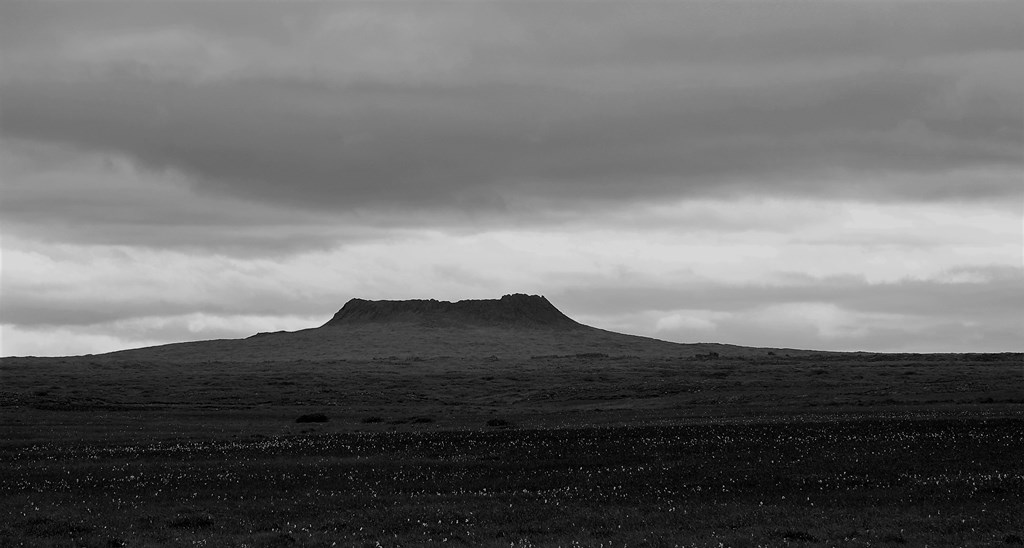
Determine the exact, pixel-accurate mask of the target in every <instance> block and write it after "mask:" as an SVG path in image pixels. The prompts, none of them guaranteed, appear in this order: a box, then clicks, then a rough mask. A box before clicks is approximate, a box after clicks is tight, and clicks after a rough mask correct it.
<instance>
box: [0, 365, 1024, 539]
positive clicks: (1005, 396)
mask: <svg viewBox="0 0 1024 548" xmlns="http://www.w3.org/2000/svg"><path fill="white" fill-rule="evenodd" d="M788 353H789V351H784V350H776V351H756V349H750V350H749V351H748V352H745V353H744V354H742V355H733V356H718V355H717V353H711V352H709V353H707V354H696V355H692V356H684V357H675V358H646V357H645V358H637V357H616V356H608V355H605V354H601V353H583V354H579V355H563V356H535V357H533V358H532V359H529V358H527V359H511V360H509V359H497V358H489V359H487V358H485V359H470V358H416V357H404V358H387V359H376V360H362V361H360V360H349V361H346V360H328V361H315V360H297V361H293V362H285V361H273V362H245V363H240V362H230V361H220V362H216V361H213V362H195V363H170V362H163V361H150V362H146V361H132V360H126V359H116V358H114V357H113V356H116V355H107V356H96V357H88V356H86V357H77V358H67V359H63V358H7V359H3V360H0V378H2V379H3V385H2V388H0V397H2V401H0V405H2V408H0V409H2V414H3V418H2V424H3V431H4V435H3V442H2V443H3V444H2V447H0V545H2V546H104V547H105V546H162V545H174V546H177V545H189V546H192V545H205V546H254V547H255V546H331V545H337V546H377V545H382V546H420V545H442V544H450V545H460V546H677V545H678V546H780V545H807V546H868V545H872V546H880V545H881V546H885V545H890V546H901V545H902V546H925V545H927V546H1006V545H1014V544H1021V543H1024V371H1022V356H1021V355H1020V354H972V355H895V354H860V353H857V354H843V353H812V352H796V351H794V352H793V353H792V354H791V355H787V354H788Z"/></svg>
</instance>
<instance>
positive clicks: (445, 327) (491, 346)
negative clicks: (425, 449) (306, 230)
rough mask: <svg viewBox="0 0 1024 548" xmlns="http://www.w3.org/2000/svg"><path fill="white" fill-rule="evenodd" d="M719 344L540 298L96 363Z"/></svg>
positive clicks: (395, 309)
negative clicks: (605, 320)
mask: <svg viewBox="0 0 1024 548" xmlns="http://www.w3.org/2000/svg"><path fill="white" fill-rule="evenodd" d="M751 350H753V349H749V348H745V347H740V346H733V345H723V344H706V343H700V344H680V343H673V342H667V341H662V340H658V339H652V338H648V337H639V336H635V335H624V334H622V333H614V332H612V331H605V330H603V329H598V328H596V327H590V326H587V325H583V324H581V323H578V322H576V321H574V320H573V319H572V318H569V317H568V316H566V315H565V314H563V313H562V312H561V311H560V310H558V309H557V308H556V307H555V306H554V305H552V304H551V303H550V302H549V301H548V300H547V299H546V298H544V297H542V296H539V295H523V294H514V295H505V296H504V297H502V298H500V299H482V300H464V301H457V302H447V301H437V300H433V299H430V300H406V301H368V300H364V299H352V300H350V301H349V302H348V303H346V304H345V306H344V307H342V308H341V310H339V311H338V312H337V313H336V314H335V315H334V317H333V318H331V320H330V321H328V322H327V323H325V324H324V325H322V326H320V327H316V328H311V329H303V330H301V331H291V332H286V331H280V332H276V333H258V334H256V335H253V336H251V337H248V338H245V339H219V340H212V341H198V342H186V343H176V344H166V345H161V346H153V347H148V348H138V349H133V350H122V351H119V352H111V353H108V354H102V355H100V356H94V358H104V359H115V360H133V361H135V360H137V361H174V362H183V363H194V362H210V361H230V362H261V361H293V360H370V359H377V358H392V357H396V358H400V359H414V358H420V359H430V358H438V357H450V358H468V359H475V358H489V359H490V358H498V359H506V358H509V359H524V358H527V359H528V358H531V357H537V356H576V355H597V354H601V355H607V356H612V357H615V356H638V357H686V356H694V355H697V354H708V353H710V352H716V353H719V354H720V355H722V356H726V355H730V354H731V355H739V354H746V353H749V352H750V351H751Z"/></svg>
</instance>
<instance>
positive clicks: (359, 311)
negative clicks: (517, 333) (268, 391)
mask: <svg viewBox="0 0 1024 548" xmlns="http://www.w3.org/2000/svg"><path fill="white" fill-rule="evenodd" d="M381 323H384V324H411V325H419V326H422V327H513V328H526V329H552V328H555V329H572V328H578V327H583V326H582V325H581V324H579V323H576V322H575V321H573V320H572V319H571V318H569V317H568V316H566V315H565V314H563V313H562V311H560V310H558V309H557V308H555V306H554V305H552V304H551V303H550V302H549V301H548V300H547V299H545V298H544V297H542V296H540V295H524V294H522V293H516V294H513V295H505V296H503V297H502V298H500V299H481V300H464V301H457V302H448V301H438V300H435V299H429V300H424V299H417V300H409V301H367V300H363V299H352V300H350V301H349V302H347V303H345V306H344V307H342V309H341V310H339V311H338V312H337V314H335V315H334V317H333V318H331V320H330V321H329V322H327V323H326V324H324V325H323V327H341V326H354V325H362V324H381Z"/></svg>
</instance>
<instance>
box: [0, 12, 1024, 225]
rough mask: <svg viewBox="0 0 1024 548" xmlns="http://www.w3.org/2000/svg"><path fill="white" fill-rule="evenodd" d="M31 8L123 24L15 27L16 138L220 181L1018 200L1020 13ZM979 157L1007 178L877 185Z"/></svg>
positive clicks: (205, 185)
mask: <svg viewBox="0 0 1024 548" xmlns="http://www.w3.org/2000/svg"><path fill="white" fill-rule="evenodd" d="M17 6H18V7H17V8H16V10H15V9H12V8H8V10H10V11H11V12H12V13H14V14H15V16H16V17H14V18H13V19H19V18H21V19H22V22H23V23H24V21H29V22H30V23H34V24H36V25H39V26H40V27H41V29H42V30H44V31H45V30H48V31H49V32H50V33H52V34H56V33H58V32H59V31H62V30H69V29H70V28H71V25H72V22H73V21H74V23H76V24H79V25H81V26H80V27H76V29H79V28H80V29H84V30H81V31H80V32H79V34H78V35H76V36H86V37H89V36H92V37H94V38H96V39H97V40H98V39H99V38H98V37H100V36H104V35H105V34H104V32H107V33H108V34H109V35H112V36H114V37H116V36H118V33H119V32H120V33H122V34H123V35H124V36H125V37H124V38H123V40H122V41H120V42H118V41H116V40H114V41H111V40H112V39H109V38H108V40H107V42H109V43H106V45H104V46H103V47H97V48H94V49H95V51H92V52H87V54H81V53H79V54H78V55H77V56H76V54H75V53H74V52H72V51H68V50H67V49H63V50H62V49H60V48H57V49H54V48H51V47H48V46H46V44H45V43H43V42H42V41H40V40H39V39H38V38H34V37H32V36H27V35H25V33H24V32H16V33H13V37H9V38H5V39H4V42H5V46H8V47H10V48H11V53H10V54H9V57H10V59H11V60H12V61H11V63H10V65H11V67H12V68H11V70H10V77H8V78H6V79H5V81H4V84H3V87H2V90H0V91H2V96H3V99H4V105H3V106H4V116H3V118H2V121H0V123H2V128H3V131H4V132H5V133H6V134H8V135H10V136H14V137H18V138H23V139H32V140H40V141H53V142H59V143H64V144H66V145H70V146H74V147H80V148H82V149H87V150H99V151H113V152H116V153H120V154H125V155H128V156H130V157H131V158H134V159H136V160H138V161H140V162H142V163H143V164H144V165H147V166H151V167H153V168H157V169H164V168H173V169H176V170H181V171H183V172H184V173H186V174H188V175H190V176H191V177H193V178H194V180H195V184H196V188H197V189H198V190H200V191H203V192H208V193H212V194H220V195H228V196H237V197H242V198H247V199H253V200H258V201H264V202H270V203H275V204H292V205H297V206H301V207H304V208H313V209H328V210H340V211H353V210H360V209H367V208H369V209H383V210H392V211H394V210H417V209H419V210H423V209H427V210H431V209H434V210H452V209H456V210H457V209H463V210H484V211H496V212H500V211H508V210H512V211H514V210H515V209H516V208H518V207H527V206H530V207H533V206H535V205H536V203H537V202H538V201H542V202H544V203H546V204H548V205H547V207H556V208H558V207H561V208H569V209H575V208H581V207H582V208H588V207H593V203H594V202H602V203H621V202H622V201H648V200H661V199H666V198H679V197H686V196H694V195H708V194H722V193H732V192H742V193H754V194H769V195H770V194H783V195H786V194H799V195H805V196H806V195H815V194H817V195H825V196H842V197H854V198H858V199H868V200H890V199H897V200H935V199H951V198H952V199H965V198H967V199H978V198H998V197H1002V196H1007V195H1013V194H1016V193H1019V188H1018V184H1019V180H1017V179H1016V178H1015V177H1014V176H1013V174H1019V173H1020V169H1021V154H1020V151H1021V146H1022V144H1024V114H1022V111H1021V109H1020V108H1019V106H1020V93H1019V90H1020V85H1021V84H1022V81H1021V78H1020V77H1016V76H1014V71H1015V70H1016V69H1017V68H1018V67H1019V65H1020V62H1021V61H1022V60H1024V56H1022V51H1024V39H1022V38H1021V37H1020V33H1019V30H1020V28H1021V24H1020V23H1021V21H1022V18H1021V16H1022V13H1024V9H1022V8H1021V5H1020V4H1019V3H1003V4H1000V3H980V4H973V3H972V4H971V5H969V6H968V5H965V4H930V5H928V6H927V7H924V6H915V5H913V4H909V5H881V4H867V5H856V4H849V5H841V6H833V5H831V4H830V7H829V8H827V9H825V8H822V7H818V6H809V5H807V4H805V3H800V4H772V5H771V6H764V5H761V6H758V5H753V4H724V5H712V4H706V3H680V4H664V3H651V4H640V5H639V6H633V7H630V8H628V9H626V8H622V7H617V6H609V5H605V4H590V3H566V4H564V5H563V4H559V5H556V6H544V5H540V4H528V5H522V4H514V5H505V4H497V5H485V6H480V7H474V8H472V9H468V10H463V8H464V7H465V6H463V5H459V6H458V8H459V9H458V10H455V9H454V8H453V7H452V6H451V5H443V4H430V5H429V9H427V8H424V7H422V6H420V7H413V6H406V5H398V6H396V5H386V6H383V7H379V8H378V7H366V6H360V8H359V9H353V8H352V6H351V5H344V4H343V5H337V4H312V5H310V6H305V7H303V8H302V9H300V10H298V11H297V14H294V15H292V16H290V17H289V16H288V14H289V13H291V6H287V9H286V6H284V5H283V4H281V5H274V4H269V5H261V7H260V8H259V9H258V10H255V11H253V12H249V11H248V10H245V11H246V15H244V16H242V17H241V18H240V19H239V20H230V19H229V18H227V17H226V14H227V13H237V12H240V11H243V10H241V9H239V8H238V7H237V6H236V7H231V3H224V4H221V3H213V4H212V5H207V4H185V5H182V4H175V8H181V9H175V10H168V11H164V10H165V9H166V8H167V6H165V5H157V9H147V10H145V11H139V10H137V9H128V10H127V13H120V14H119V16H118V17H117V18H115V19H114V20H113V22H108V21H107V20H105V19H102V18H99V17H98V16H97V15H96V13H105V10H104V9H103V6H107V7H110V6H109V5H105V4H96V5H93V4H92V3H90V4H88V6H89V7H91V8H93V9H88V10H85V11H87V12H89V15H87V16H85V17H84V19H83V20H75V19H73V18H74V17H77V16H78V15H81V14H79V13H78V12H79V11H82V10H83V9H84V8H82V7H81V6H76V5H67V6H65V5H48V6H47V10H45V11H47V12H49V13H50V15H48V16H43V15H40V14H39V13H38V11H39V10H40V9H39V8H34V7H31V6H29V5H25V4H17ZM117 7H118V9H120V8H121V7H123V5H122V4H118V5H117ZM11 19H12V18H10V17H8V18H5V20H7V21H9V22H8V23H6V24H5V25H4V27H5V28H4V29H0V30H5V31H6V30H7V28H6V27H9V26H10V25H12V24H13V23H11V22H10V21H11ZM277 20H280V21H285V23H281V24H280V25H278V24H275V23H272V21H277ZM211 21H212V22H211ZM108 26H109V27H110V28H107V27H108ZM90 33H91V34H90ZM147 33H149V34H147ZM161 33H163V34H161ZM353 33H354V34H355V38H358V39H359V40H356V39H355V38H352V37H351V36H349V35H351V34H353ZM0 34H5V33H0ZM42 34H44V35H45V34H47V33H46V32H42ZM154 36H155V37H156V38H154ZM82 40H83V43H88V42H85V40H86V38H82ZM72 44H73V42H72ZM353 50H354V51H353ZM255 56H260V61H256V60H254V59H252V58H251V57H255ZM972 168H984V169H995V170H1003V171H1005V172H1006V173H1008V175H1007V176H1006V177H1005V178H997V179H994V180H993V179H989V180H986V181H984V182H982V181H963V182H949V181H945V182H942V183H937V182H935V181H929V180H927V179H922V178H920V177H918V178H915V179H913V182H910V181H907V182H900V181H899V180H898V179H896V182H895V183H894V179H893V178H892V177H889V178H887V179H885V182H884V183H882V182H878V181H880V180H881V178H879V177H877V175H879V174H893V173H896V174H900V173H907V174H920V173H941V172H944V171H948V170H953V169H972ZM851 178H852V179H853V180H856V181H857V183H856V184H853V185H851V183H850V180H851ZM940 181H941V179H940Z"/></svg>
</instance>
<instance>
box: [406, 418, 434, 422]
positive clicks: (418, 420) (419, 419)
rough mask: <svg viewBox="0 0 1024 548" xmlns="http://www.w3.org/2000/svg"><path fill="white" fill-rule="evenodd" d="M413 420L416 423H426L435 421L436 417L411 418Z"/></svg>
mask: <svg viewBox="0 0 1024 548" xmlns="http://www.w3.org/2000/svg"><path fill="white" fill-rule="evenodd" d="M411 422H412V423H414V424H425V423H428V422H434V419H432V418H430V417H413V418H412V419H411Z"/></svg>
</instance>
